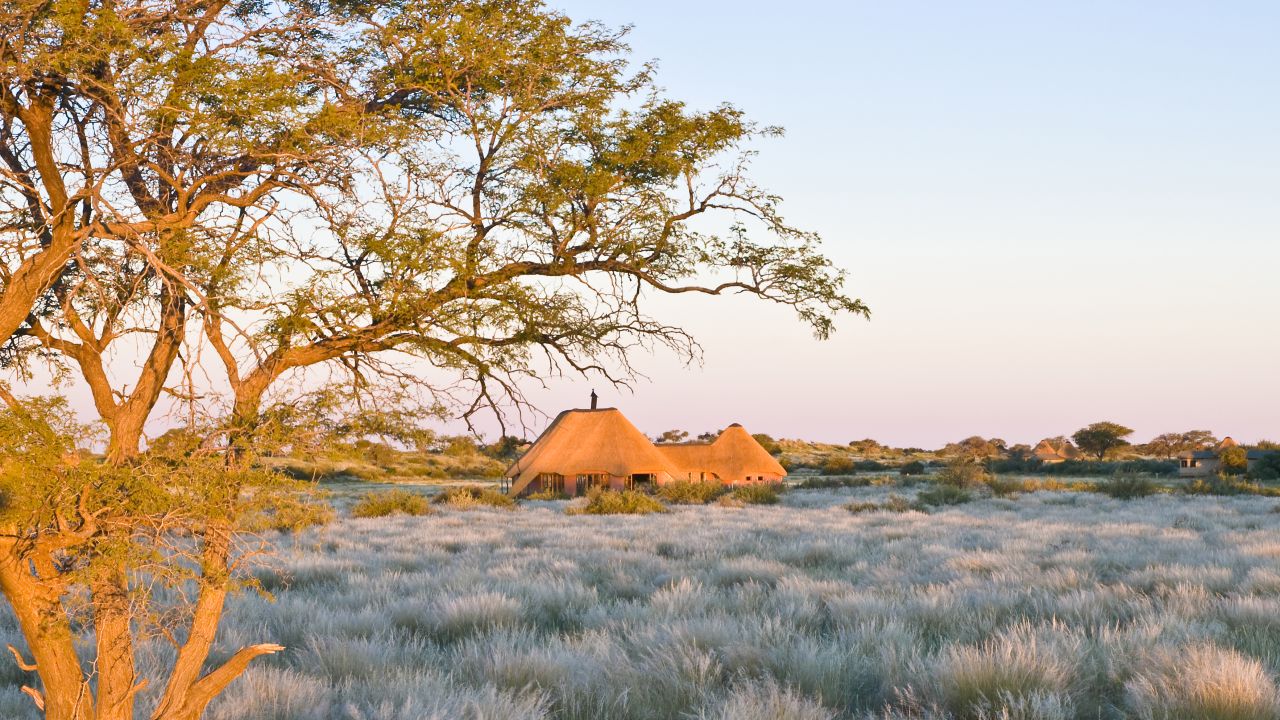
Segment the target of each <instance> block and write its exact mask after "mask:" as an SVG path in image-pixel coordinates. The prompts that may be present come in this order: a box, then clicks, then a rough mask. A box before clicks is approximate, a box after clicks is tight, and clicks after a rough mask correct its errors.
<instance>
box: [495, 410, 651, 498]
mask: <svg viewBox="0 0 1280 720" xmlns="http://www.w3.org/2000/svg"><path fill="white" fill-rule="evenodd" d="M672 469H673V468H672V466H671V462H670V460H668V459H667V457H666V456H665V455H663V454H662V453H660V452H658V450H657V448H655V447H654V446H653V443H652V442H650V441H649V438H647V437H645V436H644V434H643V433H641V432H640V431H639V430H637V429H636V426H635V425H632V424H631V421H629V420H627V418H626V417H624V416H623V414H622V413H620V412H618V410H617V409H616V408H601V409H599V410H565V411H564V412H562V413H560V414H559V415H557V416H556V419H555V420H553V421H552V422H551V425H549V426H548V427H547V429H546V430H544V431H543V433H542V435H540V436H538V439H537V441H535V442H534V443H533V447H531V448H529V452H527V453H525V454H524V455H523V456H521V458H520V459H519V460H516V461H515V462H514V463H512V464H511V467H509V468H507V472H506V476H507V477H509V478H512V479H513V482H512V486H511V492H512V493H513V494H514V493H518V492H520V490H522V489H523V488H524V486H525V485H527V484H528V483H529V481H531V480H533V479H534V478H536V477H537V476H538V474H539V473H556V474H560V475H565V476H571V475H579V474H588V473H608V474H609V475H613V476H616V477H625V476H627V475H637V474H643V473H652V474H663V473H667V474H670V472H671V471H672Z"/></svg>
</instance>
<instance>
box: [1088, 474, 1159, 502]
mask: <svg viewBox="0 0 1280 720" xmlns="http://www.w3.org/2000/svg"><path fill="white" fill-rule="evenodd" d="M1095 488H1096V489H1097V491H1098V492H1100V493H1102V494H1103V495H1107V496H1110V497H1113V498H1116V499H1117V500H1133V499H1134V498H1140V497H1147V496H1148V495H1154V494H1155V493H1156V492H1158V490H1159V486H1157V485H1156V482H1155V481H1154V480H1152V479H1151V478H1149V477H1145V476H1143V475H1131V474H1128V473H1121V474H1118V475H1113V476H1112V477H1110V478H1108V479H1106V480H1102V481H1100V482H1098V483H1097V485H1095Z"/></svg>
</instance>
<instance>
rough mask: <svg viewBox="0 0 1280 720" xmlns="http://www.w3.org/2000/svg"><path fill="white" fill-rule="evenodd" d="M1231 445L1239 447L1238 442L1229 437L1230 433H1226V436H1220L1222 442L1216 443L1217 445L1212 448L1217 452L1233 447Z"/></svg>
mask: <svg viewBox="0 0 1280 720" xmlns="http://www.w3.org/2000/svg"><path fill="white" fill-rule="evenodd" d="M1233 447H1240V443H1238V442H1236V441H1235V440H1233V439H1231V436H1230V435H1228V436H1226V437H1224V438H1222V442H1220V443H1218V445H1217V447H1215V448H1214V450H1217V451H1218V452H1222V451H1223V450H1226V449H1227V448H1233Z"/></svg>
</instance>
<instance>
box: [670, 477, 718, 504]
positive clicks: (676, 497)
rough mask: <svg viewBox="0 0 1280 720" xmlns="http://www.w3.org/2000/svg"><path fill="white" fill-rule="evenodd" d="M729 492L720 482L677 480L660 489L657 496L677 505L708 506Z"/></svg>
mask: <svg viewBox="0 0 1280 720" xmlns="http://www.w3.org/2000/svg"><path fill="white" fill-rule="evenodd" d="M727 492H729V488H727V487H725V486H724V485H722V484H720V483H718V482H714V481H713V482H698V481H689V480H677V481H676V482H670V483H667V484H666V485H662V486H659V487H658V492H657V495H658V497H660V498H662V499H663V500H665V501H666V502H669V503H674V504H676V505H706V504H707V503H709V502H711V501H713V500H718V499H719V498H720V496H722V495H724V494H725V493H727Z"/></svg>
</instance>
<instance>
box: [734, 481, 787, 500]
mask: <svg viewBox="0 0 1280 720" xmlns="http://www.w3.org/2000/svg"><path fill="white" fill-rule="evenodd" d="M729 495H730V497H732V498H733V499H734V500H737V501H738V502H742V503H746V504H748V505H777V504H778V503H780V502H782V498H781V497H780V496H779V495H778V488H777V487H776V486H774V485H739V486H738V487H736V488H734V489H733V492H732V493H730V494H729Z"/></svg>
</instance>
